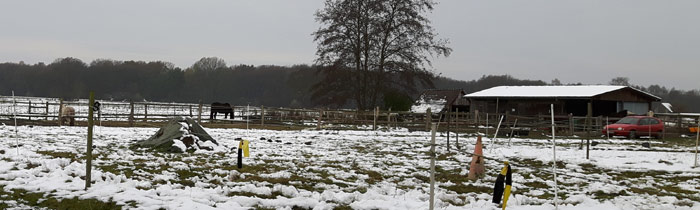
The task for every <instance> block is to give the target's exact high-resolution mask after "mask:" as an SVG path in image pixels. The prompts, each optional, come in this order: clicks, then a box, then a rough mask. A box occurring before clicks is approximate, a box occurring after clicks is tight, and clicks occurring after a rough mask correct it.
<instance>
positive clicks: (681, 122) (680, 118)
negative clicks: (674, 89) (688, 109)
mask: <svg viewBox="0 0 700 210" xmlns="http://www.w3.org/2000/svg"><path fill="white" fill-rule="evenodd" d="M676 115H678V123H677V125H676V127H678V135H680V134H681V131H682V130H683V129H682V127H683V125H682V124H683V117H681V114H680V113H677V114H676Z"/></svg>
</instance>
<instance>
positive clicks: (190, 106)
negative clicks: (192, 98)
mask: <svg viewBox="0 0 700 210" xmlns="http://www.w3.org/2000/svg"><path fill="white" fill-rule="evenodd" d="M189 108H190V118H192V105H189ZM232 115H233V113H232ZM231 118H233V117H231Z"/></svg>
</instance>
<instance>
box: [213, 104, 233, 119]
mask: <svg viewBox="0 0 700 210" xmlns="http://www.w3.org/2000/svg"><path fill="white" fill-rule="evenodd" d="M216 113H223V114H224V119H226V118H227V117H228V118H229V119H233V108H232V107H231V104H229V103H219V102H214V103H211V113H210V114H209V119H216ZM229 114H231V115H230V116H229Z"/></svg>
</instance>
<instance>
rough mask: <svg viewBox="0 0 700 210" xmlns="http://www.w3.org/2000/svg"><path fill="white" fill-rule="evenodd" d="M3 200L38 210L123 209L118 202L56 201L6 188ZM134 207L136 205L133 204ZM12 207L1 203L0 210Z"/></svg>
mask: <svg viewBox="0 0 700 210" xmlns="http://www.w3.org/2000/svg"><path fill="white" fill-rule="evenodd" d="M2 200H8V201H9V200H14V201H17V203H21V204H24V205H28V206H32V207H38V208H48V209H59V210H64V209H65V210H68V209H86V210H93V209H94V210H102V209H104V210H112V209H122V206H120V205H117V204H116V202H102V201H100V200H97V199H78V198H77V197H75V198H71V199H60V200H59V199H56V198H53V197H50V196H48V195H46V194H44V193H34V192H28V191H26V190H23V189H12V190H10V192H7V191H5V189H4V186H0V201H2ZM132 205H134V203H132ZM9 207H10V206H9V205H8V204H6V203H5V202H0V209H6V208H9Z"/></svg>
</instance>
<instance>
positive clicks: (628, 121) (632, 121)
mask: <svg viewBox="0 0 700 210" xmlns="http://www.w3.org/2000/svg"><path fill="white" fill-rule="evenodd" d="M637 120H639V119H637V118H634V117H625V118H622V119H620V120H618V121H617V122H616V123H615V124H637Z"/></svg>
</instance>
